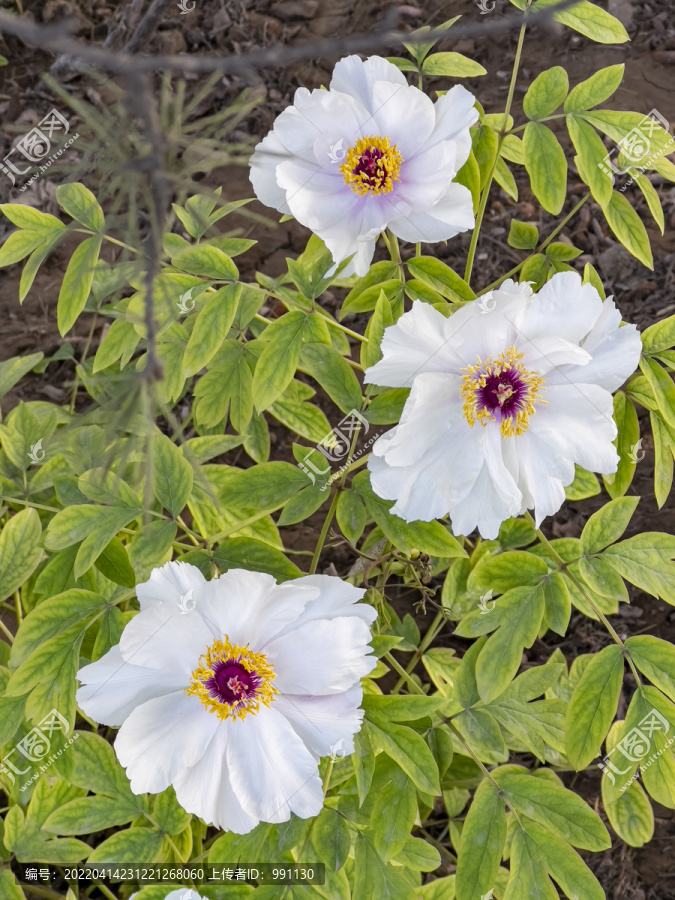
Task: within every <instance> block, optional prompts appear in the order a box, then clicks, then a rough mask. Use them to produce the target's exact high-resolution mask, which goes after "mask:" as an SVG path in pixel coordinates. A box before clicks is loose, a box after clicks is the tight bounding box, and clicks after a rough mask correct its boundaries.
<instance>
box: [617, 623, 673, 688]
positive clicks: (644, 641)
mask: <svg viewBox="0 0 675 900" xmlns="http://www.w3.org/2000/svg"><path fill="white" fill-rule="evenodd" d="M625 645H626V649H627V650H628V651H629V653H630V658H631V659H632V660H633V662H634V663H635V665H636V666H637V667H638V669H639V670H640V671H641V672H642V674H643V675H646V677H647V678H649V680H650V681H651V682H652V683H653V684H655V685H656V687H657V688H659V689H660V690H662V691H663V693H664V694H666V696H668V697H670V699H671V700H672V701H673V702H675V647H674V646H673V645H672V644H671V643H670V642H669V641H664V640H661V638H657V637H653V635H651V634H641V635H637V636H636V637H629V638H628V639H627V640H626V642H625Z"/></svg>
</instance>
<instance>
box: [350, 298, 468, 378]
mask: <svg viewBox="0 0 675 900" xmlns="http://www.w3.org/2000/svg"><path fill="white" fill-rule="evenodd" d="M456 315H458V314H455V316H456ZM455 316H451V317H450V318H449V319H446V318H445V316H444V315H443V314H442V313H440V312H439V311H438V310H437V309H434V307H433V306H431V304H430V303H423V302H422V301H421V300H415V301H414V302H413V305H412V309H411V310H410V312H407V313H404V314H403V315H402V316H401V318H400V319H399V320H398V322H396V324H395V325H392V326H390V327H389V328H387V329H385V332H384V337H383V338H382V344H381V346H380V349H381V351H382V359H381V360H380V361H379V362H378V363H375V365H374V366H370V367H369V368H368V369H366V373H365V376H364V381H365V383H366V384H384V385H388V386H389V387H410V386H411V385H412V382H413V378H415V376H417V375H419V374H421V373H422V372H453V373H455V374H459V372H460V371H461V369H462V367H463V366H465V365H466V363H465V361H464V360H463V358H462V357H461V356H460V355H459V354H458V353H457V350H456V348H455V347H454V345H453V343H452V338H453V337H454V336H455V334H456V332H457V330H458V329H457V323H456V322H455V323H453V319H455Z"/></svg>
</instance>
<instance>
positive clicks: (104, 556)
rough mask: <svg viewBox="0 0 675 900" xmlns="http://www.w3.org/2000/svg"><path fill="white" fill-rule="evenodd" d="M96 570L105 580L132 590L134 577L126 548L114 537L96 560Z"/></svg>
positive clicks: (134, 582) (134, 581)
mask: <svg viewBox="0 0 675 900" xmlns="http://www.w3.org/2000/svg"><path fill="white" fill-rule="evenodd" d="M95 565H96V568H97V569H98V570H99V572H102V573H103V574H104V575H105V577H106V578H109V579H110V580H111V581H114V582H115V584H119V585H121V586H122V587H128V588H132V587H134V585H135V584H136V576H135V574H134V570H133V569H132V567H131V563H130V562H129V555H128V553H127V550H126V547H125V546H124V544H123V543H122V541H120V540H119V538H116V537H114V538H113V539H112V540H111V541H110V543H109V544H108V546H107V547H106V548H105V550H104V551H103V552H102V553H101V555H100V556H99V558H98V559H97V560H96V563H95Z"/></svg>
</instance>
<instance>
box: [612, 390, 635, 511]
mask: <svg viewBox="0 0 675 900" xmlns="http://www.w3.org/2000/svg"><path fill="white" fill-rule="evenodd" d="M614 420H615V421H616V426H617V429H618V434H617V436H616V440H615V442H614V445H615V447H616V452H617V453H618V454H619V465H618V468H617V471H616V474H615V475H613V476H611V475H610V476H607V475H606V476H605V477H604V481H605V486H606V488H607V491H608V493H609V495H610V497H612V498H613V499H614V498H616V497H621V496H623V495H624V494H625V493H626V491H627V490H628V488H629V487H630V485H631V482H632V481H633V475H634V474H635V467H636V466H637V452H638V451H639V449H640V425H639V423H638V417H637V412H636V410H635V406H634V405H633V403H632V402H631V401H630V400H629V399H628V398H627V397H626V395H625V394H624V393H623V391H617V392H616V394H615V395H614Z"/></svg>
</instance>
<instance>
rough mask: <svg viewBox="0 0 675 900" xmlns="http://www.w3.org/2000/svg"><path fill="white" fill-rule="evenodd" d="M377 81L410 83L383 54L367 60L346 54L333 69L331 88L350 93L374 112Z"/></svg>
mask: <svg viewBox="0 0 675 900" xmlns="http://www.w3.org/2000/svg"><path fill="white" fill-rule="evenodd" d="M376 81H392V82H394V84H399V85H407V84H408V82H407V81H406V80H405V76H404V74H403V73H402V72H401V71H400V69H398V68H397V67H396V66H395V65H394V64H393V63H390V62H389V61H388V60H386V59H383V58H382V57H381V56H371V57H369V58H368V59H367V60H366V61H365V62H364V61H363V60H362V59H360V58H359V57H358V56H346V57H345V58H344V59H341V60H340V62H338V63H337V64H336V66H335V68H334V69H333V77H332V79H331V82H330V89H331V91H341V92H342V93H343V94H350V95H351V96H352V97H354V98H355V99H356V100H358V101H359V102H360V103H361V105H362V106H363V107H364V108H365V109H367V110H368V112H371V113H372V112H373V85H374V84H375V82H376Z"/></svg>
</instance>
